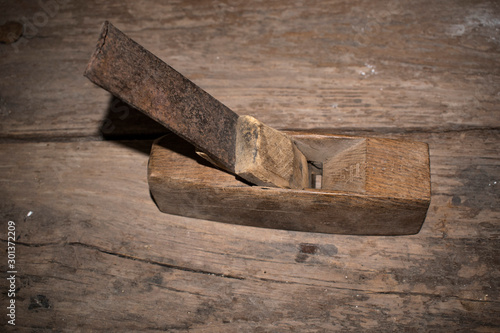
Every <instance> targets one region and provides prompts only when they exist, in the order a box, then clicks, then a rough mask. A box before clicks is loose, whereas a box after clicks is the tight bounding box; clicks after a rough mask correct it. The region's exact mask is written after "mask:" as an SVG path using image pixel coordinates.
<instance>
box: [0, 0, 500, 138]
mask: <svg viewBox="0 0 500 333" xmlns="http://www.w3.org/2000/svg"><path fill="white" fill-rule="evenodd" d="M47 2H49V0H47ZM61 3H62V2H61ZM0 12H1V13H2V20H3V19H4V20H5V21H7V20H11V21H12V20H14V21H16V20H17V21H21V22H23V20H24V19H23V17H24V18H25V19H26V20H28V21H29V22H31V23H32V24H31V27H33V28H31V29H27V31H26V33H25V36H24V38H21V40H19V41H18V42H17V43H14V44H11V45H0V53H1V60H0V72H1V73H2V80H1V81H0V91H1V94H0V105H1V117H2V119H1V121H0V135H1V137H2V138H8V139H16V138H17V139H23V138H26V137H31V138H33V137H88V136H92V137H98V136H99V135H101V134H102V133H101V131H100V128H101V127H102V126H103V125H107V126H104V127H105V129H107V130H108V131H113V132H114V133H117V134H118V133H119V134H138V130H136V129H137V127H140V129H141V131H142V132H141V133H140V134H143V133H148V132H149V133H151V131H152V129H148V127H147V126H142V125H141V124H140V123H138V122H137V121H132V124H134V125H135V126H130V127H128V128H126V129H123V128H121V127H120V126H119V125H120V124H122V123H123V122H126V121H124V120H122V119H113V115H114V114H116V113H115V112H113V111H117V110H110V105H109V104H110V101H109V98H110V97H109V94H107V93H106V92H104V91H100V90H99V89H97V88H95V87H94V86H93V85H92V84H90V83H89V82H87V81H86V79H85V78H84V77H82V75H81V74H82V72H83V70H84V68H85V65H86V63H87V61H88V58H89V56H90V54H91V50H92V49H93V47H94V46H95V39H96V37H95V36H97V34H98V32H99V29H100V25H101V23H102V22H103V21H104V20H106V19H108V20H110V21H112V22H115V23H116V25H117V27H118V28H120V29H121V30H123V31H124V32H125V33H127V34H129V35H130V36H131V37H132V38H133V39H136V40H138V39H140V40H141V43H142V45H143V46H144V47H145V48H146V49H148V50H150V51H152V52H153V53H154V54H156V55H158V56H159V58H160V59H162V60H164V61H166V62H167V63H169V64H170V65H172V66H173V67H174V68H176V69H178V70H179V71H181V72H182V73H183V74H184V75H186V76H187V77H188V78H189V79H191V80H193V81H194V82H195V83H196V84H198V85H199V86H200V87H201V88H203V89H205V90H206V91H208V92H209V93H210V94H212V95H213V96H214V97H215V98H217V99H218V100H220V101H221V102H223V103H224V104H225V105H227V106H228V107H229V108H231V109H232V110H234V111H235V112H237V113H238V114H248V115H251V116H254V117H256V118H257V119H259V120H261V121H262V122H264V123H265V124H267V125H269V126H272V127H275V128H279V129H281V128H302V129H306V128H340V129H345V130H348V129H354V130H362V129H371V130H378V131H383V130H385V129H392V130H395V129H397V130H405V131H412V130H418V129H428V130H431V131H442V130H460V129H467V128H483V129H484V128H495V127H498V126H499V121H500V116H499V111H498V108H497V107H496V105H498V104H499V102H500V95H499V94H498V81H499V75H500V72H499V68H500V63H499V62H500V60H499V59H500V57H499V44H498V43H499V42H500V30H498V28H499V25H498V15H499V12H500V10H499V8H498V3H497V2H496V1H479V2H470V1H458V2H457V1H452V0H449V1H440V2H439V3H429V2H427V1H412V2H405V1H403V2H400V1H389V2H387V1H371V2H370V3H365V2H362V1H333V2H332V1H327V0H322V1H321V0H317V1H312V2H310V1H308V2H307V3H302V2H300V1H298V2H293V3H290V2H289V1H256V2H254V1H253V2H251V3H250V2H247V1H236V2H231V3H230V4H228V3H224V2H217V1H215V2H213V1H197V2H188V3H186V2H184V1H170V2H168V3H165V2H163V1H148V2H137V1H134V0H127V1H122V2H119V3H118V2H111V3H107V4H106V5H103V4H102V2H101V1H96V0H91V1H86V2H85V3H80V2H77V1H70V0H68V1H65V2H64V4H61V5H59V6H58V9H57V10H54V15H53V16H52V17H48V19H47V21H46V24H45V25H43V26H35V25H34V23H33V22H34V21H33V18H34V17H35V14H37V13H42V15H43V9H42V8H41V7H40V5H39V4H38V2H37V1H30V2H28V1H23V2H12V1H3V2H1V3H0ZM443 13H445V14H443ZM40 16H41V15H38V16H37V17H40ZM130 120H131V119H130ZM110 121H113V124H112V125H114V127H113V126H111V125H110V124H109V122H110ZM126 123H127V124H130V123H129V122H126ZM121 130H122V131H123V132H121ZM154 131H155V132H154V133H156V134H158V132H160V133H161V128H160V129H158V128H155V129H154ZM108 134H109V133H108Z"/></svg>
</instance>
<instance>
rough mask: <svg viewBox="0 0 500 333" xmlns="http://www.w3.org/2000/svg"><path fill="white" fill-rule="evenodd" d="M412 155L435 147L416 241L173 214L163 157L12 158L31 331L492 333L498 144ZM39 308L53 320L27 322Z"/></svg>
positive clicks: (143, 148) (7, 173) (22, 305)
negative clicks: (153, 163)
mask: <svg viewBox="0 0 500 333" xmlns="http://www.w3.org/2000/svg"><path fill="white" fill-rule="evenodd" d="M411 139H414V140H419V141H426V142H429V144H430V154H431V171H432V183H433V188H432V190H433V197H432V203H431V208H430V210H429V214H428V215H427V219H426V221H425V223H424V226H423V229H422V231H421V232H420V233H419V234H418V235H414V236H404V237H356V236H341V235H322V234H314V233H300V232H290V231H283V230H267V229H260V228H252V227H245V226H237V225H227V224H223V223H217V222H209V221H204V220H197V219H190V218H185V217H178V216H172V215H167V214H162V213H160V212H159V211H158V210H157V208H156V207H155V205H154V203H153V202H152V200H151V199H150V197H149V192H148V186H147V182H146V173H145V169H146V164H147V159H148V153H149V151H148V149H149V147H150V145H151V142H121V143H120V142H116V143H115V142H73V143H17V144H14V143H12V144H2V145H0V152H1V158H2V161H3V163H2V166H1V172H0V184H1V187H2V190H1V193H2V200H1V202H0V214H1V216H0V219H1V221H2V225H4V226H5V221H7V220H15V221H16V222H17V224H18V225H17V228H18V229H17V230H18V233H19V236H20V237H19V239H18V240H17V241H18V258H19V272H20V274H19V285H20V290H19V292H18V298H17V299H18V302H19V308H18V310H19V312H18V315H19V325H20V327H24V328H33V327H37V328H38V329H50V328H52V329H67V330H74V329H87V328H89V327H91V328H92V329H95V330H123V329H128V330H130V329H137V330H146V329H149V330H153V331H154V330H163V329H166V330H170V331H174V332H183V331H188V330H190V331H203V330H205V331H206V330H209V331H234V330H238V331H259V330H261V331H289V330H293V329H295V330H301V331H306V332H307V331H310V332H313V331H331V330H334V329H338V330H341V329H344V330H369V331H370V330H379V329H384V330H387V329H389V330H395V331H405V330H406V331H408V330H414V331H429V330H442V329H444V328H445V329H446V330H466V331H474V330H476V331H494V330H496V328H498V326H499V325H500V322H499V319H498V318H499V317H498V312H499V310H500V299H499V298H500V294H499V290H500V288H499V287H500V286H499V284H498V283H499V282H498V281H500V276H499V270H498V267H499V262H498V258H499V257H500V256H499V255H500V253H499V249H500V247H499V246H498V245H499V242H498V237H499V233H498V230H499V222H498V221H500V211H499V209H498V208H499V207H500V192H499V188H498V185H497V184H498V183H496V184H495V181H496V180H498V176H499V174H498V170H499V166H500V159H499V156H500V154H499V147H500V144H499V143H500V133H499V132H498V131H470V132H466V133H460V134H457V133H443V134H437V133H435V134H418V135H412V136H411ZM103 165H105V166H107V167H105V168H104V167H102V166H103ZM29 211H32V212H33V213H32V215H30V216H29V217H28V216H27V213H28V212H29ZM4 244H5V243H4ZM4 246H5V245H4ZM2 265H4V264H2ZM2 271H5V270H3V269H2ZM2 281H5V279H2ZM3 283H5V282H3ZM39 295H43V296H44V297H45V298H44V300H45V299H46V300H47V302H48V304H49V306H48V308H43V307H38V308H36V307H35V308H34V307H31V309H30V304H38V303H40V302H39V298H40V297H41V296H39ZM42 304H47V303H46V302H42ZM2 320H5V319H2Z"/></svg>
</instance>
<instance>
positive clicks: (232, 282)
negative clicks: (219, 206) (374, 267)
mask: <svg viewBox="0 0 500 333" xmlns="http://www.w3.org/2000/svg"><path fill="white" fill-rule="evenodd" d="M19 255H20V257H22V258H25V259H24V260H23V263H22V266H21V268H22V270H23V274H22V275H21V277H20V281H19V283H20V290H19V292H18V294H19V295H20V296H21V295H22V296H23V297H22V299H21V297H20V296H19V299H20V302H19V303H20V304H19V305H18V306H19V308H18V309H19V310H18V316H19V317H18V319H17V323H18V324H17V325H16V326H17V327H20V328H25V329H31V328H33V327H36V328H37V329H38V330H41V329H57V330H71V331H73V330H75V329H76V330H89V329H92V330H99V331H100V330H107V331H123V330H127V331H130V330H134V331H135V330H138V331H145V330H148V331H168V332H185V331H189V332H192V331H194V332H206V331H211V332H235V331H237V332H256V331H257V332H260V331H265V332H269V331H272V332H287V331H290V330H296V331H301V332H318V331H320V332H328V331H333V330H348V331H352V330H356V331H367V330H368V331H372V330H378V329H383V330H385V331H387V330H389V331H422V332H424V331H432V330H438V331H441V330H443V329H446V330H451V331H453V330H463V331H473V330H480V331H486V332H488V331H491V332H493V331H494V330H495V327H496V326H497V325H500V321H499V319H498V316H497V314H498V303H497V302H495V301H479V300H475V299H463V298H460V297H453V296H452V297H449V296H446V295H439V294H437V293H436V294H425V293H413V292H406V291H405V292H401V293H399V292H376V291H370V290H352V289H349V288H342V287H337V286H335V283H331V284H330V285H328V286H320V285H317V284H316V285H315V284H309V283H303V282H286V281H273V280H270V279H263V278H256V277H253V276H252V274H248V275H247V276H245V277H241V278H233V277H230V276H222V275H218V274H210V273H208V272H201V271H196V270H194V271H191V270H185V269H183V268H179V267H175V266H170V265H165V264H163V263H158V262H151V261H147V260H142V259H138V260H137V259H134V258H130V257H129V258H125V257H122V256H117V255H116V254H113V253H106V252H103V250H102V249H98V248H92V247H88V246H84V245H82V244H79V243H70V244H62V243H59V244H51V245H45V246H37V247H33V246H30V247H25V246H22V245H20V246H19ZM384 282H386V281H384ZM384 282H381V283H384Z"/></svg>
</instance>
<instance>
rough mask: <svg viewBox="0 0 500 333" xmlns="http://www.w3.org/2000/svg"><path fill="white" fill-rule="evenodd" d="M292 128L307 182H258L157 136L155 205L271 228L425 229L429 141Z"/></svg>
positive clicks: (151, 173)
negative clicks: (296, 185)
mask: <svg viewBox="0 0 500 333" xmlns="http://www.w3.org/2000/svg"><path fill="white" fill-rule="evenodd" d="M287 134H288V135H290V136H291V137H292V138H293V141H294V142H295V143H296V145H297V147H298V148H299V149H300V150H301V151H302V153H303V154H304V155H305V157H306V158H307V161H308V165H309V168H308V169H309V170H308V172H309V173H310V174H311V176H312V175H315V177H311V179H313V180H314V181H313V182H311V184H309V187H308V188H306V189H304V190H298V189H283V188H273V187H263V186H251V185H249V184H248V183H246V182H244V181H242V180H240V179H238V178H235V177H234V176H233V175H232V174H230V173H227V172H225V171H222V170H220V169H217V168H214V167H213V166H212V165H210V164H208V163H206V162H205V161H204V160H203V159H201V158H199V157H198V156H197V155H196V153H195V149H194V148H193V147H192V146H191V145H189V144H188V143H186V142H185V141H183V140H182V139H180V138H178V137H177V136H174V135H169V136H165V137H163V138H160V139H158V140H157V141H156V142H155V144H154V145H153V148H152V151H151V155H150V159H149V167H148V181H149V186H150V190H151V193H152V195H153V198H154V200H155V202H156V204H157V205H158V207H159V209H160V210H161V211H163V212H165V213H169V214H176V215H184V216H189V217H195V218H202V219H209V220H214V221H221V222H228V223H235V224H243V225H251V226H257V227H264V228H279V229H286V230H297V231H308V232H321V233H336V234H356V235H405V234H415V233H418V231H419V230H420V228H421V226H422V223H423V221H424V219H425V216H426V212H427V208H428V206H429V203H430V171H429V154H428V146H427V144H425V143H421V142H410V141H400V140H391V139H375V138H360V137H350V136H337V135H325V134H321V135H320V134H315V133H304V132H287ZM318 178H321V182H320V184H319V182H317V181H316V180H317V179H318ZM318 187H320V188H318Z"/></svg>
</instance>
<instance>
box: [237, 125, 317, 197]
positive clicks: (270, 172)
mask: <svg viewBox="0 0 500 333" xmlns="http://www.w3.org/2000/svg"><path fill="white" fill-rule="evenodd" d="M235 155H236V163H235V168H234V171H235V173H236V174H237V175H238V176H241V178H243V179H245V180H247V181H249V182H250V183H252V184H255V185H259V186H271V187H279V188H292V189H299V190H301V189H304V188H306V187H309V167H308V164H307V158H306V157H305V156H304V154H303V153H302V152H301V151H300V150H299V149H298V148H297V146H296V145H295V143H294V142H293V141H292V139H291V138H290V137H289V136H288V135H287V134H286V133H284V132H282V131H278V130H276V129H274V128H272V127H269V126H267V125H265V124H263V123H262V122H260V121H258V120H257V119H255V118H253V117H250V116H241V117H239V118H238V125H237V130H236V151H235Z"/></svg>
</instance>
